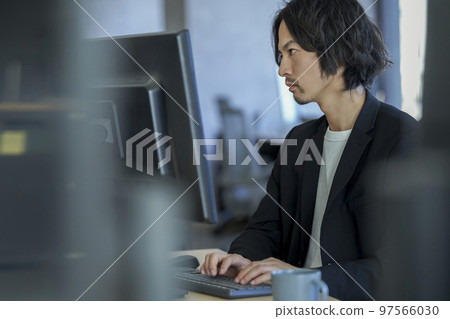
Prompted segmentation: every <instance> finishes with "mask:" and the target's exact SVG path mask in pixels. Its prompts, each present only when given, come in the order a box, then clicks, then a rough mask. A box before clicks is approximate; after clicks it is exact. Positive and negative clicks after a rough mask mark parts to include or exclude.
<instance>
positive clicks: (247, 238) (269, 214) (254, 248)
mask: <svg viewBox="0 0 450 319" xmlns="http://www.w3.org/2000/svg"><path fill="white" fill-rule="evenodd" d="M293 130H294V129H292V130H291V131H290V132H289V133H288V135H287V136H286V139H289V138H290V136H291V135H292V132H293ZM283 151H286V144H285V143H284V144H283V145H282V146H281V148H280V152H279V153H278V156H277V158H276V160H275V163H274V167H273V169H272V173H271V175H270V177H269V181H268V183H267V187H266V195H265V196H264V197H263V199H262V200H261V202H260V204H259V206H258V208H257V210H256V212H255V213H254V214H253V216H252V217H251V218H250V220H249V222H248V224H247V226H246V228H245V230H244V232H243V233H242V234H241V235H239V237H237V238H236V239H235V240H234V241H233V242H232V243H231V245H230V249H229V250H228V252H229V253H233V254H239V255H242V256H244V257H245V258H248V259H250V260H252V261H255V260H262V259H266V258H269V257H279V255H280V242H281V230H280V227H281V225H280V217H281V216H280V214H281V213H282V212H281V209H280V207H279V206H278V204H277V203H279V202H280V153H282V152H283ZM261 191H264V190H262V189H261Z"/></svg>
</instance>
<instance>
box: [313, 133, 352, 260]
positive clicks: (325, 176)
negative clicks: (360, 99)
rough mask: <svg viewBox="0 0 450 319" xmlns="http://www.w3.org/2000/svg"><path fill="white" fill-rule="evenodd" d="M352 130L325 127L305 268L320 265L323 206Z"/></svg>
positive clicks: (324, 206)
mask: <svg viewBox="0 0 450 319" xmlns="http://www.w3.org/2000/svg"><path fill="white" fill-rule="evenodd" d="M351 132H352V130H348V131H339V132H333V131H330V128H329V127H328V128H327V131H326V133H325V137H324V141H323V154H322V157H323V160H324V161H325V165H324V166H321V167H320V173H319V183H318V185H317V195H316V206H315V208H314V219H313V224H312V232H311V237H312V238H311V239H310V242H309V248H308V253H307V255H306V261H305V265H304V267H305V268H316V267H320V266H322V258H321V256H320V229H321V226H322V219H323V215H324V213H325V208H326V206H327V202H328V195H329V193H330V188H331V184H332V183H333V178H334V174H335V173H336V169H337V167H338V164H339V160H340V159H341V155H342V152H343V151H344V148H345V145H346V144H347V140H348V138H349V136H350V133H351Z"/></svg>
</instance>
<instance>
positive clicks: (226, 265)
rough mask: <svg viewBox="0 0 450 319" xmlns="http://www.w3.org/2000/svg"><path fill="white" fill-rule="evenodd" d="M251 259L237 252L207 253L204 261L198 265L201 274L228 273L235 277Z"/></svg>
mask: <svg viewBox="0 0 450 319" xmlns="http://www.w3.org/2000/svg"><path fill="white" fill-rule="evenodd" d="M250 263H251V261H250V260H249V259H247V258H244V257H242V256H241V255H238V254H230V255H226V254H218V253H212V254H207V255H206V257H205V262H204V263H203V265H201V267H200V271H201V273H202V275H208V276H216V275H217V274H220V275H228V276H231V277H235V276H236V275H237V274H238V273H239V272H240V271H241V270H243V269H244V268H245V267H246V266H247V265H249V264H250Z"/></svg>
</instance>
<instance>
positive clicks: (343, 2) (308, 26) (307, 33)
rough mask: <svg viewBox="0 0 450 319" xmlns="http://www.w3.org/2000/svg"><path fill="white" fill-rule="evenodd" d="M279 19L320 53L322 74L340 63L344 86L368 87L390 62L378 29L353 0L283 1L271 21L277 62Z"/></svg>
mask: <svg viewBox="0 0 450 319" xmlns="http://www.w3.org/2000/svg"><path fill="white" fill-rule="evenodd" d="M358 18H359V20H358ZM282 21H284V22H285V23H286V26H287V28H288V30H289V32H290V33H291V35H292V37H293V39H294V41H296V42H297V43H298V44H299V45H300V46H301V47H302V48H303V49H304V50H306V51H308V52H316V53H317V56H318V57H320V56H321V55H322V54H323V56H322V57H321V58H320V67H321V70H322V73H323V74H324V75H326V76H329V75H334V74H336V73H337V71H338V68H339V67H340V66H342V67H344V69H345V71H344V73H343V78H344V81H345V89H346V90H351V89H354V88H357V87H358V86H359V85H362V86H364V87H366V88H368V87H370V85H371V84H372V82H373V80H374V78H375V77H376V76H377V75H378V74H380V73H381V72H382V71H383V70H384V69H385V68H386V67H387V66H389V65H390V64H391V63H392V62H391V61H390V60H389V56H388V52H387V49H386V47H385V46H384V43H383V35H382V34H381V31H380V30H379V29H378V28H377V26H376V25H375V24H373V23H372V22H371V21H370V19H369V17H368V16H367V15H366V14H365V13H364V9H363V8H362V6H361V5H360V4H359V3H358V1H357V0H292V1H290V2H289V3H287V4H286V6H285V7H284V8H283V9H281V10H280V11H279V12H278V14H277V15H276V17H275V19H274V21H273V25H272V32H273V40H274V50H275V60H276V62H277V64H279V63H280V61H279V52H278V41H279V38H278V29H279V28H280V24H281V22H282ZM355 21H356V22H355ZM353 23H354V25H352V24H353ZM347 29H348V30H347ZM341 36H342V37H341ZM335 41H336V43H334V42H335ZM327 50H328V51H327ZM324 52H325V54H324Z"/></svg>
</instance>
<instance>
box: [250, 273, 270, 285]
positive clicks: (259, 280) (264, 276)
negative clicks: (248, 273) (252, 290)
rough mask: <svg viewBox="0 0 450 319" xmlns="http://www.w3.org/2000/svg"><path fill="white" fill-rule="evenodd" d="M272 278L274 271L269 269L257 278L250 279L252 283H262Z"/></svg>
mask: <svg viewBox="0 0 450 319" xmlns="http://www.w3.org/2000/svg"><path fill="white" fill-rule="evenodd" d="M271 278H272V272H271V271H268V272H265V273H263V274H262V275H260V276H258V277H256V278H255V279H253V280H251V281H250V284H251V285H259V284H262V283H263V282H266V281H269V280H270V279H271Z"/></svg>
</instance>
